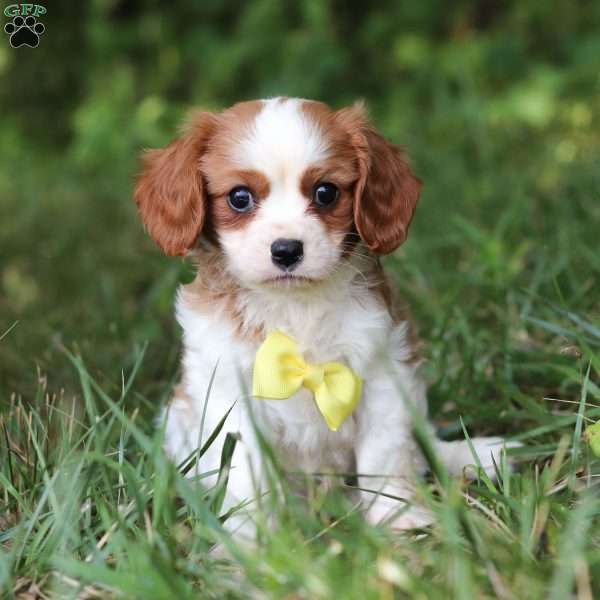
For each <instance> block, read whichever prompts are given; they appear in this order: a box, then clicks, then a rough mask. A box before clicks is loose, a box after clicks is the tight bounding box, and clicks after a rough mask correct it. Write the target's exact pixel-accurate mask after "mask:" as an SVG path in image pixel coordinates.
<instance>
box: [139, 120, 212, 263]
mask: <svg viewBox="0 0 600 600" xmlns="http://www.w3.org/2000/svg"><path fill="white" fill-rule="evenodd" d="M214 128H215V115H213V114H211V113H201V114H200V115H198V116H197V117H196V118H195V119H194V120H193V121H192V124H191V126H190V127H189V128H188V130H187V133H185V134H184V135H183V136H182V137H181V138H179V139H177V140H175V141H174V142H172V143H171V144H170V145H169V146H167V147H166V148H164V149H162V150H149V151H147V152H146V153H145V155H144V157H143V169H142V172H141V174H140V175H139V177H138V180H137V184H136V187H135V193H134V198H135V202H136V204H137V206H138V210H139V213H140V216H141V218H142V221H143V222H144V225H145V226H146V229H147V230H148V233H149V234H150V235H151V236H152V238H153V239H154V241H155V242H156V243H157V244H158V245H159V246H160V247H161V248H162V250H163V251H164V252H165V254H168V255H170V256H182V255H185V254H186V253H187V252H188V251H189V250H190V249H192V248H193V247H194V245H195V243H196V240H197V239H198V236H199V235H200V232H201V231H202V226H203V225H204V220H205V214H206V193H205V190H204V183H203V181H202V176H201V173H200V159H201V157H202V154H203V153H204V150H205V148H206V145H207V143H208V140H209V138H210V136H211V135H212V132H213V131H214Z"/></svg>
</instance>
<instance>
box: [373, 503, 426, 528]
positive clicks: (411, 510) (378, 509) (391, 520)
mask: <svg viewBox="0 0 600 600" xmlns="http://www.w3.org/2000/svg"><path fill="white" fill-rule="evenodd" d="M366 518H367V521H369V523H371V524H372V525H385V526H386V527H391V528H392V529H393V530H395V531H406V530H410V529H424V528H426V527H428V526H429V525H431V524H432V523H433V522H434V516H433V513H431V512H430V511H429V510H427V509H426V508H425V507H424V506H419V505H408V504H404V505H403V504H402V503H401V502H395V503H394V504H388V503H385V504H379V505H378V504H377V503H376V504H374V505H373V506H371V507H370V508H369V509H368V510H367V513H366Z"/></svg>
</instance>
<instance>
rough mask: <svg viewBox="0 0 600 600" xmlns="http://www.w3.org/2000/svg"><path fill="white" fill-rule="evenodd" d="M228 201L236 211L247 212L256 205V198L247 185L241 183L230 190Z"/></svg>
mask: <svg viewBox="0 0 600 600" xmlns="http://www.w3.org/2000/svg"><path fill="white" fill-rule="evenodd" d="M227 203H228V204H229V206H231V208H232V209H233V210H235V211H236V212H240V213H245V212H248V211H249V210H251V209H252V208H253V207H254V198H253V197H252V192H251V191H250V190H249V189H248V188H247V187H244V186H241V185H240V186H238V187H235V188H233V189H232V190H231V191H230V192H229V196H227Z"/></svg>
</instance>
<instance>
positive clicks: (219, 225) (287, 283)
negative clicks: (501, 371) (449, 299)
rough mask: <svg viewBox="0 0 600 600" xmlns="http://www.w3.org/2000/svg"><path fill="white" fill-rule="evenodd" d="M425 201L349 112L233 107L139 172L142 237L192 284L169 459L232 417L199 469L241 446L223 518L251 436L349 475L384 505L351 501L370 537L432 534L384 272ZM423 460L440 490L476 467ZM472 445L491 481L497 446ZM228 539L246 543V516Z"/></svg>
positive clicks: (413, 384)
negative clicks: (391, 532) (374, 530)
mask: <svg viewBox="0 0 600 600" xmlns="http://www.w3.org/2000/svg"><path fill="white" fill-rule="evenodd" d="M420 191H421V181H420V180H419V179H418V178H417V177H416V176H415V174H414V173H413V171H412V169H411V167H410V165H409V163H408V162H407V159H406V157H405V155H404V153H403V151H402V150H401V149H400V148H399V147H397V146H395V145H393V144H391V143H390V142H388V141H387V140H385V139H384V138H383V137H382V136H381V135H380V134H379V133H378V132H377V131H376V130H375V129H374V128H373V126H372V125H371V124H370V123H369V121H368V119H367V117H366V115H365V111H364V109H363V107H362V105H360V104H357V105H354V106H352V107H350V108H344V109H342V110H337V111H335V110H332V109H330V108H329V107H328V106H326V105H325V104H322V103H320V102H314V101H309V100H303V99H296V98H272V99H268V100H259V101H253V102H242V103H239V104H236V105H235V106H233V107H231V108H229V109H227V110H225V111H224V112H221V113H209V112H201V113H199V114H198V115H197V116H196V117H195V119H194V120H193V121H192V122H191V124H190V125H189V126H188V127H187V129H186V130H185V132H184V133H183V135H182V136H181V137H180V138H179V139H177V140H175V141H174V142H173V143H172V144H171V145H169V146H168V147H167V148H165V149H163V150H151V151H149V152H147V153H146V154H145V157H144V166H143V170H142V173H141V175H140V177H139V179H138V182H137V186H136V189H135V201H136V203H137V206H138V209H139V213H140V215H141V218H142V220H143V222H144V224H145V226H146V229H147V230H148V232H149V234H150V235H151V236H152V237H153V238H154V240H155V241H156V243H157V244H158V245H159V246H160V247H161V248H162V250H163V251H164V252H165V253H166V254H168V255H171V256H189V257H192V258H193V259H194V261H195V262H196V263H197V267H198V272H197V276H196V279H195V281H194V282H193V283H191V284H189V285H185V286H182V287H181V288H180V290H179V293H178V296H177V302H176V305H177V309H176V310H177V319H178V321H179V323H180V325H181V327H182V329H183V339H184V351H183V375H182V381H181V383H180V385H179V386H178V387H177V389H176V391H175V394H174V396H173V398H172V400H171V402H170V403H169V405H168V406H167V407H166V409H165V412H164V414H163V417H164V419H165V420H166V424H165V427H166V440H165V445H166V451H167V452H168V454H169V455H170V456H171V457H172V458H173V460H175V461H177V462H181V461H184V460H185V459H186V458H187V457H189V455H190V454H191V453H192V452H193V451H194V449H196V448H198V447H199V445H201V444H202V443H203V442H205V441H206V439H207V437H208V436H209V435H210V433H211V432H212V431H213V430H214V429H215V428H216V427H217V425H218V423H219V422H220V421H221V419H222V418H223V416H224V414H225V413H226V412H227V411H228V410H229V409H230V408H231V407H233V408H231V412H230V414H229V415H228V418H227V419H226V421H225V426H224V428H223V430H222V431H221V433H220V435H219V437H218V438H217V439H216V441H215V442H214V443H213V444H212V445H211V446H210V448H209V450H208V451H207V453H206V454H205V455H204V456H203V457H202V458H201V460H200V464H199V466H198V467H199V471H200V472H206V471H210V470H213V469H218V468H219V463H220V457H221V450H222V445H223V441H224V439H225V435H226V433H227V432H235V433H237V434H239V439H240V442H239V443H238V445H237V447H236V450H235V452H234V456H233V460H232V467H233V470H232V472H231V476H230V479H229V485H228V490H227V496H226V500H225V506H224V508H225V509H227V508H230V507H233V506H236V505H238V504H240V503H243V502H244V501H246V500H248V499H252V498H254V497H255V495H256V494H257V493H260V492H262V491H266V490H265V486H266V481H265V477H264V476H263V468H262V462H261V456H260V451H259V443H258V440H257V436H256V429H259V430H260V432H261V433H262V435H263V436H264V437H265V438H266V440H267V441H268V442H269V443H270V444H271V445H272V447H273V448H274V450H275V452H276V454H277V457H278V459H279V460H280V462H281V464H282V465H283V466H284V468H285V469H289V470H290V471H304V472H307V473H313V472H320V473H323V472H332V473H336V472H337V473H356V474H357V476H358V481H359V484H360V487H361V488H366V489H369V490H375V491H377V492H380V493H379V494H373V493H372V492H361V493H362V494H363V498H362V500H363V503H364V506H365V510H366V517H367V519H369V521H371V522H372V523H380V522H382V521H388V522H390V524H391V525H392V526H393V527H395V528H398V529H407V528H415V527H420V526H423V525H424V524H426V523H428V522H429V515H428V514H427V512H426V511H425V510H424V509H422V508H419V507H418V506H413V505H411V503H410V500H411V497H412V496H413V493H414V491H413V489H414V486H413V483H414V481H415V477H416V476H417V474H419V473H420V472H422V471H423V470H424V468H425V464H424V459H423V457H422V455H421V453H420V452H419V449H418V447H417V444H416V442H415V440H414V439H413V435H412V422H413V418H414V415H415V414H418V415H421V416H422V417H423V418H425V415H426V410H427V407H426V394H425V385H424V383H423V380H422V378H421V376H420V375H419V362H420V359H419V349H418V344H417V340H416V337H415V334H414V331H413V327H412V325H411V323H410V321H409V320H408V319H407V316H406V314H405V312H404V311H403V310H402V308H401V306H400V305H399V304H398V303H397V302H396V301H394V300H393V295H392V293H391V289H390V286H389V284H388V283H387V281H386V278H385V275H384V273H383V271H382V268H381V266H380V262H379V257H380V256H382V255H385V254H389V253H390V252H393V251H394V250H395V249H396V248H398V246H400V245H401V244H402V243H403V242H404V241H405V239H406V236H407V233H408V228H409V225H410V222H411V219H412V217H413V213H414V211H415V207H416V205H417V201H418V199H419V194H420ZM435 444H436V446H437V449H438V451H439V454H440V458H441V460H442V462H443V463H444V464H445V466H446V467H447V468H448V470H449V471H450V472H451V473H453V474H460V473H462V472H463V468H464V467H465V466H467V465H473V464H475V459H474V457H473V455H472V453H471V451H470V449H469V447H468V445H467V443H466V442H464V441H463V442H450V443H445V442H441V441H437V442H436V443H435ZM473 444H474V448H475V450H476V452H477V453H478V456H479V460H480V462H481V464H482V466H483V467H484V468H485V469H486V470H487V471H488V472H489V473H490V474H492V473H493V461H494V460H495V461H498V460H499V455H500V450H501V448H502V440H501V439H500V438H478V439H475V440H473ZM215 478H216V475H215ZM215 478H213V479H212V480H211V479H204V480H203V481H204V482H205V483H207V484H208V485H210V484H211V482H212V483H214V482H215ZM392 496H393V497H394V498H392ZM395 498H402V499H404V501H405V502H406V505H404V508H405V509H406V510H399V509H402V508H403V503H402V502H399V501H398V500H397V499H395ZM227 523H228V526H229V527H230V528H231V529H232V530H237V531H239V533H240V535H242V536H246V537H252V536H253V525H252V520H251V514H248V511H245V512H243V511H238V512H237V513H235V515H234V517H233V518H232V519H230V520H229V521H228V522H227Z"/></svg>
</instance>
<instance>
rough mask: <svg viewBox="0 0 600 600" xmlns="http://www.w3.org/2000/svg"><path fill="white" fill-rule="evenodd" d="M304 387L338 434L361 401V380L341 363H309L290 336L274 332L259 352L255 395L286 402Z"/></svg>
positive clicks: (255, 371) (254, 382)
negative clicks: (311, 393) (309, 391)
mask: <svg viewBox="0 0 600 600" xmlns="http://www.w3.org/2000/svg"><path fill="white" fill-rule="evenodd" d="M302 386H304V387H305V388H308V389H309V390H311V392H313V394H314V395H315V401H316V403H317V406H318V407H319V410H320V411H321V414H322V415H323V417H324V418H325V422H326V423H327V426H328V427H329V429H331V430H332V431H337V430H338V428H339V426H340V425H341V424H342V423H343V422H344V421H345V420H346V418H347V417H348V416H350V415H351V414H352V412H353V411H354V409H355V408H356V407H357V405H358V403H359V401H360V395H361V391H362V379H361V378H360V377H359V376H358V375H357V374H356V373H355V372H354V371H352V369H349V368H348V367H346V366H345V365H343V364H341V363H339V362H327V363H323V364H320V365H311V364H310V363H307V362H306V361H305V360H304V358H303V356H302V354H301V353H300V352H299V351H298V344H297V343H296V342H295V341H294V340H293V339H292V338H291V337H289V336H287V335H285V333H282V332H281V331H273V332H271V333H270V334H269V335H268V336H267V338H266V339H265V341H264V342H263V343H262V345H261V346H260V348H259V349H258V352H257V353H256V360H255V362H254V380H253V383H252V394H253V395H254V396H258V397H259V398H265V399H268V400H283V399H285V398H289V397H290V396H292V395H293V394H295V393H296V392H297V391H298V390H299V389H300V388H301V387H302Z"/></svg>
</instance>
